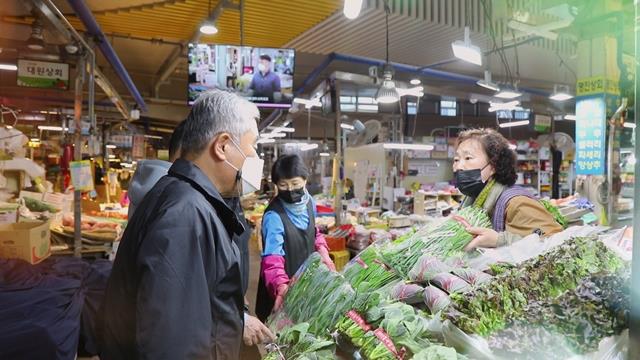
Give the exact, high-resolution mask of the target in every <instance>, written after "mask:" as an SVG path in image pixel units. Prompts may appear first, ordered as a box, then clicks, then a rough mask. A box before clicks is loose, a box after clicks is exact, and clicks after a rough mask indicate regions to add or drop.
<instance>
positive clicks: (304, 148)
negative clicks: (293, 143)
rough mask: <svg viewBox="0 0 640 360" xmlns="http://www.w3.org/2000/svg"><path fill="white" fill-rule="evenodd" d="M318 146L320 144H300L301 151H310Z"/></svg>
mask: <svg viewBox="0 0 640 360" xmlns="http://www.w3.org/2000/svg"><path fill="white" fill-rule="evenodd" d="M317 148H318V144H304V145H302V146H300V151H309V150H314V149H317Z"/></svg>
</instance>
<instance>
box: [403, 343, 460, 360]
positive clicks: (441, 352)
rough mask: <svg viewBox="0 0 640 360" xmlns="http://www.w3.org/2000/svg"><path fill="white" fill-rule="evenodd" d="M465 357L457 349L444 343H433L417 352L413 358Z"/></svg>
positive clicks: (418, 359)
mask: <svg viewBox="0 0 640 360" xmlns="http://www.w3.org/2000/svg"><path fill="white" fill-rule="evenodd" d="M462 358H463V357H462V356H461V355H459V354H458V353H456V350H455V349H453V348H450V347H446V346H442V345H431V346H429V347H428V348H426V349H424V350H422V351H420V352H419V353H417V354H416V355H415V356H414V357H413V360H458V359H462Z"/></svg>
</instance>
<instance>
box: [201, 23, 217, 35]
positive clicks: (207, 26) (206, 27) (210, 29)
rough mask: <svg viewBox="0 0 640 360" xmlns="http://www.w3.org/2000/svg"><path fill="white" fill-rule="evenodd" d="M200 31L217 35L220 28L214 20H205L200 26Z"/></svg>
mask: <svg viewBox="0 0 640 360" xmlns="http://www.w3.org/2000/svg"><path fill="white" fill-rule="evenodd" d="M200 32H201V33H203V34H205V35H215V34H217V33H218V28H217V27H216V25H215V24H214V23H213V22H212V21H205V22H204V23H202V25H201V26H200Z"/></svg>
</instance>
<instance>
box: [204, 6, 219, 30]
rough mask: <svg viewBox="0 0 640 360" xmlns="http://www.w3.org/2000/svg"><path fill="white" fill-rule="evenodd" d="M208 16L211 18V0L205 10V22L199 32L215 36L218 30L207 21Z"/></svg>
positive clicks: (211, 22)
mask: <svg viewBox="0 0 640 360" xmlns="http://www.w3.org/2000/svg"><path fill="white" fill-rule="evenodd" d="M209 16H211V0H209V7H208V8H207V20H205V22H203V23H202V25H200V32H201V33H203V34H205V35H215V34H217V33H218V28H217V27H216V24H214V22H213V21H211V19H209Z"/></svg>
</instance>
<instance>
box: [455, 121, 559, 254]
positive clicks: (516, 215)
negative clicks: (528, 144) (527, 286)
mask: <svg viewBox="0 0 640 360" xmlns="http://www.w3.org/2000/svg"><path fill="white" fill-rule="evenodd" d="M453 171H454V175H455V182H456V186H457V187H458V189H459V190H460V192H462V193H463V194H464V195H466V198H465V200H464V203H463V205H462V206H463V207H466V206H478V207H481V208H483V209H484V210H485V211H486V212H487V214H489V216H490V217H491V220H492V224H493V229H484V228H469V229H467V230H468V231H469V232H470V233H472V234H473V235H475V238H474V239H473V241H471V243H470V244H469V245H468V246H467V248H466V250H467V251H469V250H473V249H475V248H478V247H498V246H504V245H510V244H511V243H513V242H514V241H517V240H519V239H521V238H523V237H525V236H527V235H530V234H533V233H537V234H540V235H543V236H548V235H551V234H554V233H557V232H559V231H562V227H561V226H560V224H558V223H557V222H556V220H555V219H554V217H553V215H551V213H549V212H548V211H547V210H546V209H545V207H544V206H543V205H542V204H541V203H540V202H539V201H538V200H537V199H536V198H534V196H533V195H532V194H531V192H530V191H527V190H526V189H524V188H522V187H519V186H514V184H515V182H516V178H517V174H516V154H515V152H514V151H513V150H511V149H510V148H509V142H508V141H507V139H505V138H504V136H502V135H501V134H500V133H498V132H497V131H495V130H493V129H473V130H467V131H464V132H462V133H460V135H459V136H458V146H457V149H456V155H455V158H454V161H453Z"/></svg>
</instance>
